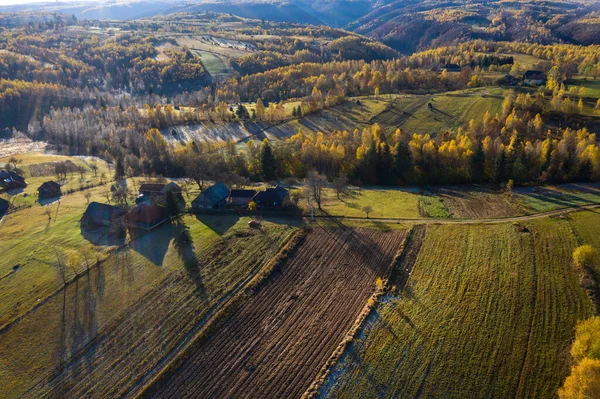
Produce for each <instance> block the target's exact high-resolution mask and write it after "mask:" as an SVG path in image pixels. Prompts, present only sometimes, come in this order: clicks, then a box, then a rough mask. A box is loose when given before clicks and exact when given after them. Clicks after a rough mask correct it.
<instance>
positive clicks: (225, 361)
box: [156, 228, 403, 398]
mask: <svg viewBox="0 0 600 399" xmlns="http://www.w3.org/2000/svg"><path fill="white" fill-rule="evenodd" d="M334 232H335V233H337V234H334ZM402 239H403V233H402V232H388V233H381V232H377V233H376V234H373V233H371V232H369V231H364V230H356V231H353V230H351V229H347V230H345V231H339V230H335V229H330V231H329V232H325V230H324V229H320V228H318V229H315V231H314V232H312V233H311V234H309V236H308V238H307V240H306V242H305V244H304V245H303V246H302V247H301V248H300V249H299V252H298V254H297V255H296V256H295V257H294V258H293V259H291V260H289V261H288V262H287V263H286V264H284V265H283V266H282V268H281V270H280V271H279V272H277V271H276V272H274V273H273V276H272V277H271V279H270V280H269V282H268V283H266V284H265V285H264V286H263V287H262V288H261V289H260V290H259V291H258V292H257V293H256V294H255V295H254V296H253V297H251V298H250V299H248V300H247V301H246V302H245V303H244V304H243V305H242V306H241V307H240V308H239V309H238V310H236V311H235V312H234V313H233V314H232V315H231V317H230V318H229V319H228V320H227V321H226V322H225V324H224V325H223V326H222V327H221V328H220V329H219V331H218V334H214V335H213V336H211V337H210V338H209V339H208V340H207V341H206V342H205V343H203V344H201V345H200V346H199V348H198V349H197V350H196V351H195V352H194V353H192V354H191V356H190V357H189V358H188V359H187V360H186V361H184V363H183V365H182V366H181V367H180V368H179V369H178V370H177V371H175V372H174V373H173V375H172V376H171V377H170V378H169V379H168V380H166V382H165V383H164V384H162V385H161V386H160V387H159V390H158V391H157V393H156V396H157V397H178V398H183V397H236V396H240V395H243V396H251V397H260V396H261V395H266V394H268V395H269V396H273V395H275V396H277V397H299V396H300V395H302V393H303V392H304V391H305V390H306V388H307V387H308V384H310V382H311V381H312V379H313V378H314V377H315V376H316V374H317V372H318V370H319V369H320V368H321V367H322V365H323V364H324V362H325V361H326V360H327V357H328V356H329V355H330V353H331V351H332V350H333V348H335V346H336V345H337V344H338V343H339V341H340V339H341V338H342V337H343V335H344V333H345V330H346V329H347V328H348V327H349V325H350V324H351V323H352V321H353V320H354V319H355V318H356V317H357V315H358V313H359V312H360V310H361V309H362V306H363V305H364V303H365V301H366V299H367V298H368V296H369V295H370V293H371V290H372V288H373V284H374V280H375V277H376V276H383V275H384V274H385V270H386V267H388V265H389V264H390V262H391V259H392V256H393V255H394V254H395V251H396V250H397V248H398V246H399V244H400V242H401V240H402ZM367 248H370V250H366V251H364V250H365V249H367ZM360 251H364V252H366V254H360V253H359V252H360ZM365 255H366V256H365ZM369 255H373V256H369ZM367 258H368V259H367ZM190 375H194V376H195V378H194V379H193V382H191V383H190V381H189V379H188V377H187V376H190ZM184 381H186V382H185V383H184Z"/></svg>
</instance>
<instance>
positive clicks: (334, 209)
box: [299, 187, 420, 219]
mask: <svg viewBox="0 0 600 399" xmlns="http://www.w3.org/2000/svg"><path fill="white" fill-rule="evenodd" d="M299 205H300V207H301V208H302V209H303V210H304V213H305V214H309V213H310V207H309V206H308V204H307V203H306V202H305V201H304V200H303V201H301V202H300V204H299ZM366 206H370V207H371V208H372V210H373V211H372V212H371V213H370V214H369V217H373V218H405V219H416V218H419V217H420V215H419V194H418V192H417V191H416V190H406V189H379V188H368V187H367V188H362V189H361V190H360V191H359V190H349V192H348V193H347V194H345V195H343V196H341V197H340V199H338V198H337V196H336V194H335V191H334V190H333V189H325V191H324V195H323V200H322V203H321V208H322V209H323V211H324V212H326V213H327V214H329V215H331V216H344V217H361V218H364V217H366V213H365V211H364V210H363V208H364V207H366Z"/></svg>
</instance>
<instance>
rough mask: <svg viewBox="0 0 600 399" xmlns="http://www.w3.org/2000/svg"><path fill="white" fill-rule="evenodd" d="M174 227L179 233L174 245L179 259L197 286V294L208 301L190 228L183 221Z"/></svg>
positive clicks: (176, 223) (178, 221) (176, 222)
mask: <svg viewBox="0 0 600 399" xmlns="http://www.w3.org/2000/svg"><path fill="white" fill-rule="evenodd" d="M174 226H175V229H176V231H177V235H176V236H175V239H174V240H173V245H174V246H175V249H176V250H177V254H178V255H179V259H181V260H182V261H183V266H184V268H185V271H186V272H187V274H188V277H189V278H190V279H191V280H192V281H193V282H194V284H195V285H196V293H197V294H198V296H199V297H200V298H201V299H202V300H206V299H207V298H208V296H207V295H206V288H205V287H204V283H203V281H202V273H201V272H200V260H199V259H198V257H197V256H196V251H195V248H194V242H193V240H192V235H191V234H190V230H189V227H188V226H187V225H186V224H185V223H184V222H183V221H182V220H177V221H175V224H174Z"/></svg>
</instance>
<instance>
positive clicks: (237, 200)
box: [227, 190, 256, 206]
mask: <svg viewBox="0 0 600 399" xmlns="http://www.w3.org/2000/svg"><path fill="white" fill-rule="evenodd" d="M255 195H256V190H231V192H230V193H229V197H228V198H227V204H228V205H233V206H246V205H248V204H249V203H250V201H252V198H254V196H255Z"/></svg>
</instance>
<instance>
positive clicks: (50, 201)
mask: <svg viewBox="0 0 600 399" xmlns="http://www.w3.org/2000/svg"><path fill="white" fill-rule="evenodd" d="M61 198H62V196H58V197H53V198H42V199H39V200H38V203H39V204H40V205H42V206H44V205H50V204H53V203H55V202H58V201H60V199H61Z"/></svg>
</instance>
